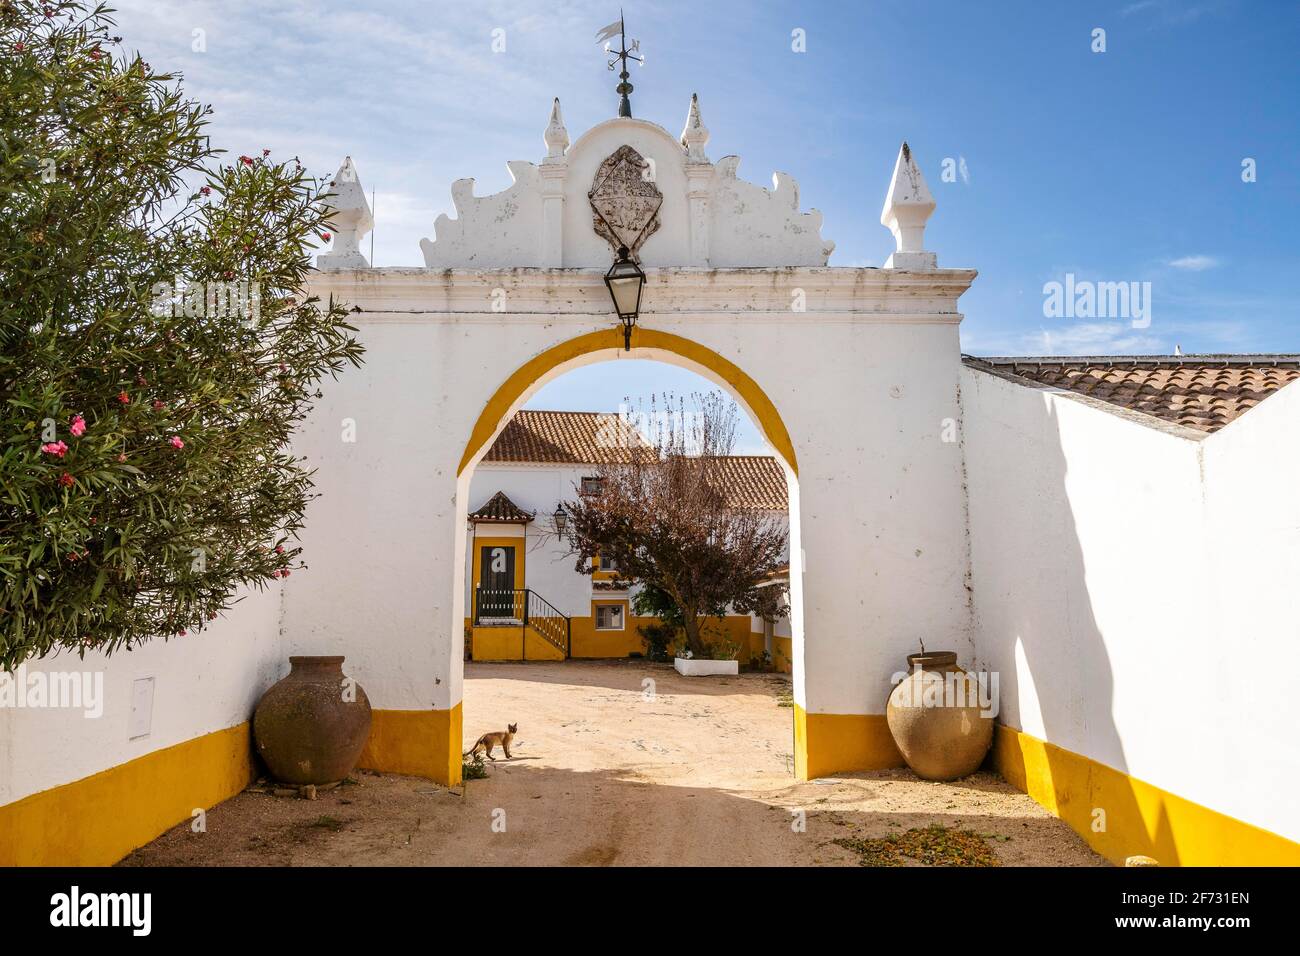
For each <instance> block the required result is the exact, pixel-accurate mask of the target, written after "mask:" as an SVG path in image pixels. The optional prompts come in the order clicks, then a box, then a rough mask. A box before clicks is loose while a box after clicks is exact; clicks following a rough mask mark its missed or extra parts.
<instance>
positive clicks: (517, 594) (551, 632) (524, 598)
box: [474, 586, 573, 657]
mask: <svg viewBox="0 0 1300 956" xmlns="http://www.w3.org/2000/svg"><path fill="white" fill-rule="evenodd" d="M507 595H508V597H507ZM485 596H486V600H485ZM485 609H486V610H488V611H489V612H493V611H496V612H500V611H503V610H508V611H509V612H510V613H508V614H502V613H488V614H486V615H485V614H484V610H485ZM485 617H486V618H487V619H488V620H492V619H494V618H495V619H497V620H508V621H519V622H520V625H521V626H522V627H531V628H532V629H533V630H534V631H536V632H537V633H538V634H539V635H540V636H541V637H542V638H543V639H544V640H546V641H547V642H548V643H550V644H551V645H553V646H554V647H556V648H558V649H559V650H562V651H564V656H565V657H569V656H571V654H572V652H573V620H572V619H571V618H570V617H569V616H568V615H567V614H565V613H564V612H563V611H561V610H560V609H559V608H557V607H556V606H555V605H554V604H552V603H551V602H550V601H548V600H546V598H544V597H542V596H541V595H540V594H538V593H537V592H536V591H534V590H533V589H532V588H484V587H481V586H480V587H477V588H475V589H474V623H475V624H476V625H477V624H480V623H481V622H482V621H483V619H484V618H485ZM560 620H562V621H563V622H564V624H563V626H562V632H561V625H559V623H558V621H560Z"/></svg>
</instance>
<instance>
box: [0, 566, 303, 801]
mask: <svg viewBox="0 0 1300 956" xmlns="http://www.w3.org/2000/svg"><path fill="white" fill-rule="evenodd" d="M24 667H25V672H26V673H27V674H34V673H36V672H44V673H46V674H49V673H53V672H59V671H63V672H78V673H81V672H90V673H91V674H101V675H102V681H103V713H102V715H101V716H99V717H97V718H88V717H85V716H83V713H82V711H81V710H72V709H51V708H40V709H28V708H9V707H0V805H4V804H6V803H12V802H14V801H17V800H21V799H22V798H23V797H26V796H29V795H31V794H33V793H39V792H40V791H42V790H49V789H51V788H52V787H57V786H59V785H61V784H65V783H71V782H72V781H74V780H80V779H82V778H83V777H88V776H90V775H92V774H95V773H98V772H100V771H101V770H107V769H109V768H110V767H115V766H117V765H118V764H123V763H126V762H127V761H130V760H134V759H135V758H136V757H142V756H144V755H145V754H148V753H152V752H153V751H155V750H162V749H163V748H165V747H170V746H172V745H174V744H179V743H183V742H185V741H187V740H191V739H193V738H196V737H202V736H203V735H204V734H209V733H212V732H214V731H218V730H224V729H226V728H227V727H234V726H236V725H238V724H240V723H243V722H244V721H246V720H251V719H252V716H253V708H254V707H255V706H256V705H257V701H258V698H260V697H261V695H262V692H263V691H265V690H266V688H268V687H270V686H271V684H273V683H275V682H276V681H277V680H279V679H280V678H281V677H283V676H284V675H285V674H287V673H288V671H289V664H288V658H287V657H284V656H282V655H281V648H280V588H279V587H278V586H276V585H272V586H270V587H268V588H267V589H266V590H265V591H261V592H257V591H254V592H252V593H250V594H248V595H247V596H246V597H245V599H244V600H242V601H240V602H239V603H238V604H236V605H234V606H233V607H232V608H231V609H230V610H228V611H226V612H225V614H224V615H223V616H222V617H220V618H218V619H217V620H216V621H213V622H212V624H211V625H209V626H208V627H207V628H205V629H204V630H203V631H202V632H201V633H193V632H191V633H190V634H188V635H187V636H186V637H175V638H172V639H171V640H169V641H166V642H164V641H163V640H161V639H155V640H153V641H150V642H149V643H147V644H144V645H142V646H140V647H137V648H136V649H135V650H133V651H131V652H130V653H127V652H125V651H120V652H117V653H115V654H113V656H112V657H111V658H107V659H106V658H105V657H104V656H103V655H102V654H97V653H96V654H87V655H86V656H85V658H84V659H82V658H78V657H77V656H76V654H72V653H67V652H64V653H62V654H59V655H57V656H54V657H48V658H46V659H45V660H43V661H29V662H28V663H27V664H26V665H24ZM150 677H152V678H153V708H152V713H151V714H150V718H149V732H148V733H147V734H146V735H144V736H140V737H137V738H135V739H132V738H131V728H130V715H131V698H132V693H133V685H134V682H135V681H136V680H139V679H142V678H150ZM105 812H108V813H111V812H113V810H112V808H111V807H108V808H105Z"/></svg>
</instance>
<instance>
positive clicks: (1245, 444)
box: [1202, 384, 1300, 840]
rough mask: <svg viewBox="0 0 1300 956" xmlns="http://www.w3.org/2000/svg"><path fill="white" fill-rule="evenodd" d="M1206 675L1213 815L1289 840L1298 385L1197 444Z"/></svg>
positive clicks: (1298, 710)
mask: <svg viewBox="0 0 1300 956" xmlns="http://www.w3.org/2000/svg"><path fill="white" fill-rule="evenodd" d="M1203 467H1204V474H1205V506H1206V519H1205V526H1206V533H1207V544H1208V546H1207V548H1206V549H1205V552H1204V562H1205V567H1206V569H1207V570H1208V572H1209V574H1210V582H1209V587H1208V589H1207V590H1208V593H1209V595H1210V596H1211V599H1212V601H1211V607H1210V613H1209V615H1208V618H1207V624H1208V627H1209V630H1210V633H1211V635H1212V640H1211V642H1210V647H1208V648H1207V649H1206V650H1207V654H1208V658H1209V660H1208V666H1209V667H1211V668H1212V669H1213V670H1214V673H1215V680H1214V682H1213V686H1212V688H1211V689H1210V691H1209V696H1208V702H1209V708H1210V710H1211V711H1212V712H1213V713H1214V714H1215V715H1217V716H1218V717H1219V718H1220V723H1219V727H1218V728H1217V731H1218V732H1217V733H1216V734H1214V735H1213V736H1209V735H1207V736H1206V738H1205V739H1204V741H1203V746H1202V753H1205V752H1206V751H1209V753H1210V754H1212V759H1213V760H1214V763H1215V765H1216V766H1218V767H1221V768H1222V772H1221V773H1218V774H1216V775H1215V776H1216V777H1217V778H1218V779H1217V781H1216V782H1215V790H1216V794H1215V796H1216V799H1218V800H1220V801H1221V804H1220V808H1221V809H1223V811H1224V812H1225V813H1228V814H1230V815H1232V816H1235V817H1238V818H1239V819H1243V820H1249V821H1250V822H1252V823H1257V824H1259V825H1260V826H1263V827H1265V828H1266V829H1270V830H1273V831H1275V832H1277V833H1281V834H1283V835H1284V836H1288V837H1290V838H1291V839H1293V840H1297V839H1300V800H1297V799H1296V798H1295V793H1296V790H1297V785H1298V784H1300V738H1297V736H1296V729H1297V727H1300V703H1297V696H1296V694H1295V693H1294V692H1293V689H1292V687H1291V685H1290V679H1289V676H1288V675H1289V674H1290V673H1291V669H1292V662H1293V660H1294V659H1295V655H1296V651H1297V648H1300V389H1297V387H1296V386H1295V385H1294V384H1292V385H1288V386H1286V387H1285V388H1283V389H1282V390H1281V391H1279V392H1278V393H1277V394H1275V395H1273V396H1272V397H1270V398H1269V399H1267V400H1266V401H1264V402H1262V403H1261V404H1260V405H1259V406H1257V407H1256V408H1254V409H1253V410H1251V411H1250V412H1249V413H1247V414H1246V415H1244V416H1242V417H1241V418H1239V419H1237V420H1236V421H1234V422H1232V423H1231V424H1229V425H1227V426H1226V427H1225V428H1223V429H1222V430H1220V431H1218V432H1216V433H1215V434H1213V435H1211V436H1210V437H1209V438H1208V439H1206V440H1205V442H1204V466H1203Z"/></svg>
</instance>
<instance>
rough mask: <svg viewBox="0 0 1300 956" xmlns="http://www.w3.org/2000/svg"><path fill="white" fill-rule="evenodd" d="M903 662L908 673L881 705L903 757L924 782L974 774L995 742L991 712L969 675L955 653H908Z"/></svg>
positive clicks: (954, 778)
mask: <svg viewBox="0 0 1300 956" xmlns="http://www.w3.org/2000/svg"><path fill="white" fill-rule="evenodd" d="M907 664H908V668H909V673H908V675H907V677H905V678H904V679H903V680H902V681H901V682H900V683H899V685H898V686H897V687H895V688H894V690H893V691H892V692H891V693H890V695H889V704H888V706H887V707H886V708H885V716H886V719H887V720H888V722H889V732H890V733H891V734H892V735H893V737H894V743H895V744H897V745H898V749H899V751H900V752H901V753H902V754H903V759H904V760H906V761H907V765H908V766H909V767H911V768H912V770H913V771H914V772H915V773H916V775H917V776H918V777H924V778H925V779H926V780H956V779H957V778H958V777H964V776H966V775H967V774H970V773H974V772H975V771H976V770H977V769H979V765H980V764H981V763H983V762H984V756H985V754H987V753H988V751H989V746H990V745H991V744H992V743H993V714H992V713H991V712H988V713H985V712H984V710H985V709H984V708H983V707H981V705H980V703H979V699H978V694H977V693H976V689H975V683H974V680H973V677H970V676H967V675H966V674H965V672H964V671H963V670H962V669H961V668H960V667H958V666H957V655H956V654H955V653H954V652H953V651H930V652H928V653H923V654H909V655H907ZM949 675H952V678H953V679H952V680H950V679H949ZM967 681H969V683H966V682H967ZM950 688H951V691H950ZM967 691H969V692H967ZM988 710H989V711H992V708H989V709H988Z"/></svg>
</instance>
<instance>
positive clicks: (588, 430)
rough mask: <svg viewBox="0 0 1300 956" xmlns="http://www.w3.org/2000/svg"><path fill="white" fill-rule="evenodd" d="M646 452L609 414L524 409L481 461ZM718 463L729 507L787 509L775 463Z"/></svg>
mask: <svg viewBox="0 0 1300 956" xmlns="http://www.w3.org/2000/svg"><path fill="white" fill-rule="evenodd" d="M649 448H650V446H649V444H647V443H646V441H645V439H644V438H643V437H642V436H641V433H640V432H638V431H637V430H636V429H635V428H634V427H633V426H631V425H629V424H628V423H627V422H625V421H624V420H623V419H621V418H620V417H619V416H618V415H617V414H614V413H610V412H551V411H533V410H528V409H525V410H523V411H519V412H516V413H515V417H514V418H512V419H511V420H510V423H509V424H507V425H506V427H505V428H503V429H502V430H501V434H500V435H498V436H497V440H496V441H495V442H493V444H492V447H491V448H490V449H489V450H488V453H487V454H486V455H485V456H484V457H483V460H484V461H497V462H519V463H529V464H583V465H597V464H603V463H608V462H616V461H626V460H627V457H628V455H629V454H630V449H640V450H648V449H649ZM723 461H724V462H725V463H726V465H725V471H724V472H723V475H724V478H723V480H724V482H725V484H726V487H727V490H728V503H729V505H730V506H731V507H733V508H764V509H771V510H773V511H784V510H786V508H788V507H789V496H788V495H787V493H786V487H785V471H784V469H782V468H781V465H780V463H779V462H778V461H777V460H776V459H775V458H773V457H772V456H770V455H730V456H728V457H726V458H724V459H723ZM502 497H504V496H502ZM493 500H495V498H494V499H493ZM506 500H507V501H509V499H506ZM490 503H491V502H489V504H490ZM486 507H488V506H487V505H484V508H486ZM470 517H471V518H472V517H473V515H471V516H470Z"/></svg>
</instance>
